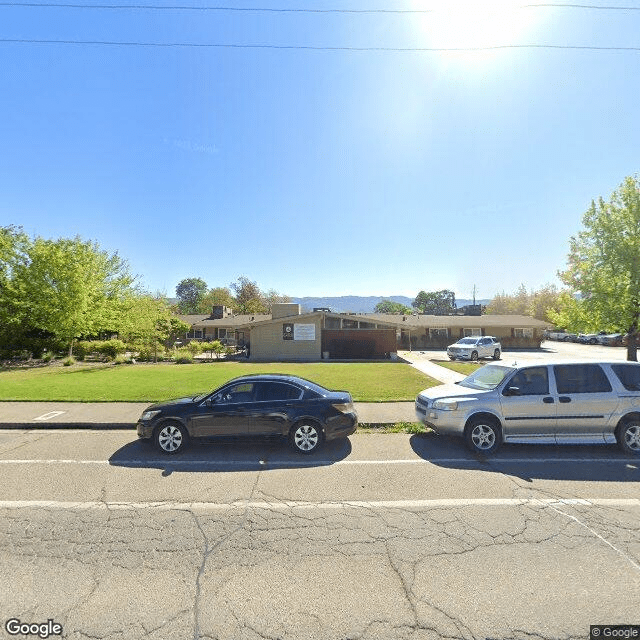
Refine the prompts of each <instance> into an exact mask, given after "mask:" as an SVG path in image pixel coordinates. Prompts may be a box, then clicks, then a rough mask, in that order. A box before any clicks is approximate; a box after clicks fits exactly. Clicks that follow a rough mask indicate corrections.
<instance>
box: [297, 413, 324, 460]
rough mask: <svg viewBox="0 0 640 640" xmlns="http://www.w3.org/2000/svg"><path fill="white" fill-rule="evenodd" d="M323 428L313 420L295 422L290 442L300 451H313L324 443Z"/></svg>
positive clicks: (305, 452)
mask: <svg viewBox="0 0 640 640" xmlns="http://www.w3.org/2000/svg"><path fill="white" fill-rule="evenodd" d="M322 439H323V434H322V429H321V428H320V427H319V426H318V425H317V424H316V423H315V422H311V421H303V422H298V423H297V424H294V425H293V427H291V431H289V444H290V445H291V448H292V449H293V450H294V451H297V452H298V453H304V454H309V453H313V452H314V451H316V450H317V449H318V447H319V446H320V445H321V444H322Z"/></svg>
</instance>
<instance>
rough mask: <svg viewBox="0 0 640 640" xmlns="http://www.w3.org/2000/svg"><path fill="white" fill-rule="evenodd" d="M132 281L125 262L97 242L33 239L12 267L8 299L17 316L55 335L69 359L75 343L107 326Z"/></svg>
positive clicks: (75, 239) (129, 290)
mask: <svg viewBox="0 0 640 640" xmlns="http://www.w3.org/2000/svg"><path fill="white" fill-rule="evenodd" d="M133 282H134V277H133V276H132V275H131V274H130V273H129V268H128V265H127V263H126V261H124V260H122V259H121V258H120V257H119V256H118V254H117V253H114V254H112V255H109V254H108V252H106V251H102V250H101V249H100V247H99V246H98V244H97V243H93V242H85V241H82V240H81V239H80V238H79V237H76V238H74V239H67V238H60V239H58V240H44V239H42V238H36V240H35V241H33V242H32V243H30V246H29V250H28V256H25V258H24V259H23V260H20V261H18V262H17V263H16V264H15V265H14V267H13V277H12V288H11V294H10V297H11V299H12V304H13V308H14V309H15V311H16V313H17V315H18V317H19V318H22V319H25V320H28V322H29V323H30V325H31V326H33V327H35V328H37V329H40V330H42V331H47V332H50V333H51V334H54V335H56V336H57V337H59V338H60V339H61V340H62V341H64V343H66V344H67V345H68V347H69V355H71V354H72V350H73V341H74V340H76V339H77V338H79V337H81V336H87V335H95V334H97V333H99V332H100V331H102V330H103V329H105V328H110V325H111V324H112V323H113V321H114V312H115V308H116V306H117V305H118V304H119V303H120V301H121V300H122V298H123V297H125V296H126V295H128V294H130V292H131V291H132V285H133Z"/></svg>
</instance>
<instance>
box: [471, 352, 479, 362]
mask: <svg viewBox="0 0 640 640" xmlns="http://www.w3.org/2000/svg"><path fill="white" fill-rule="evenodd" d="M471 359H472V360H474V361H475V360H477V359H478V352H477V351H472V352H471Z"/></svg>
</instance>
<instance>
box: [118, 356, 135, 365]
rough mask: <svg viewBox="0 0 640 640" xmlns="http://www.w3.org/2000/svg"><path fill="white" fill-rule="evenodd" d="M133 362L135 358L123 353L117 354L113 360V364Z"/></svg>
mask: <svg viewBox="0 0 640 640" xmlns="http://www.w3.org/2000/svg"><path fill="white" fill-rule="evenodd" d="M132 362H133V360H132V359H131V357H129V356H124V355H122V354H120V355H117V356H116V357H115V358H114V360H113V364H131V363H132Z"/></svg>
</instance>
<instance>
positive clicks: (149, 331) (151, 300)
mask: <svg viewBox="0 0 640 640" xmlns="http://www.w3.org/2000/svg"><path fill="white" fill-rule="evenodd" d="M190 328H191V325H190V324H188V323H187V322H184V321H182V320H180V318H177V317H176V316H174V315H173V314H172V313H171V310H170V308H169V305H168V304H167V302H166V300H164V299H163V298H158V297H154V296H151V295H149V294H142V295H131V296H127V298H126V299H124V300H123V301H122V302H121V304H120V305H119V308H118V315H117V323H116V325H115V329H116V331H117V333H118V335H119V336H120V338H121V339H122V340H124V341H125V342H128V343H129V344H133V345H136V346H137V347H143V348H146V349H149V350H150V351H153V352H154V353H155V357H154V360H157V353H158V350H159V347H160V346H161V345H163V343H165V342H168V341H172V340H174V339H175V338H176V337H177V336H178V335H184V334H185V333H187V332H188V331H189V329H190Z"/></svg>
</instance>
